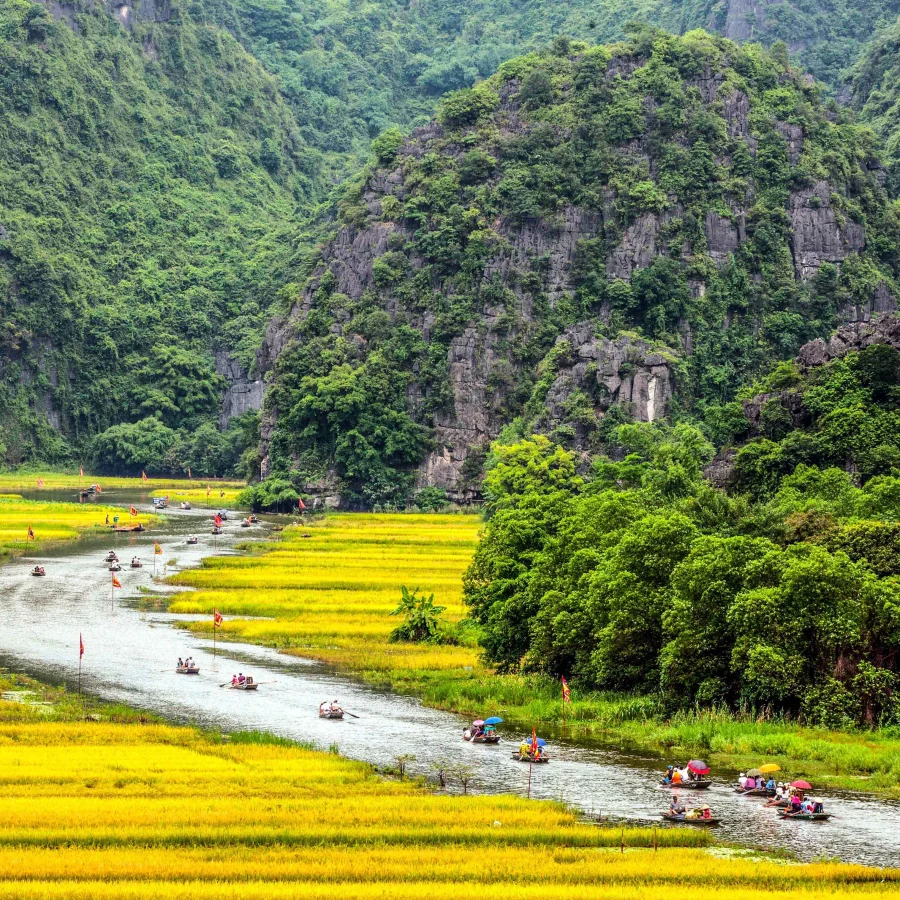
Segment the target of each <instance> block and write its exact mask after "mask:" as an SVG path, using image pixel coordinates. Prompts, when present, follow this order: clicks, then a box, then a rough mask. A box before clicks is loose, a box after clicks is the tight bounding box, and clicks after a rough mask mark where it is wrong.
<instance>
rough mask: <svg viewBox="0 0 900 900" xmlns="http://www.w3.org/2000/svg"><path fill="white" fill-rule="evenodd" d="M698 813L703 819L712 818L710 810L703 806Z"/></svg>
mask: <svg viewBox="0 0 900 900" xmlns="http://www.w3.org/2000/svg"><path fill="white" fill-rule="evenodd" d="M700 812H701V815H702V817H703V818H704V819H711V818H712V810H711V809H710V808H709V807H708V806H704V807H703V809H702V810H701V811H700Z"/></svg>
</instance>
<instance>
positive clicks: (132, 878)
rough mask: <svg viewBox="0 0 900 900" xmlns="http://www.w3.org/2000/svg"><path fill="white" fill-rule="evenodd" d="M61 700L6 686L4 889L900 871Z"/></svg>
mask: <svg viewBox="0 0 900 900" xmlns="http://www.w3.org/2000/svg"><path fill="white" fill-rule="evenodd" d="M21 686H22V685H20V684H15V683H11V682H10V679H9V678H8V677H4V678H0V689H2V690H3V691H7V690H8V689H9V688H11V687H13V688H17V687H21ZM26 686H28V687H30V688H31V689H34V688H35V686H34V685H33V684H31V685H26ZM66 704H67V705H65V706H62V705H60V706H52V707H51V709H50V710H49V711H44V712H42V713H38V712H36V711H35V710H34V709H33V708H32V707H29V706H26V705H23V704H20V703H11V702H7V701H5V700H0V790H2V793H3V798H4V803H3V815H2V816H0V898H7V897H9V898H13V897H15V898H57V897H58V898H111V900H112V898H115V900H119V898H135V900H138V898H156V897H166V898H222V897H225V898H251V900H254V898H260V900H263V898H266V900H271V898H281V897H285V898H287V897H292V898H293V897H304V898H307V897H311V898H320V897H321V898H335V897H337V898H342V900H344V898H347V900H350V898H359V900H363V898H365V900H368V898H373V900H374V898H387V897H390V898H401V900H406V898H409V900H413V898H415V900H419V898H422V900H425V898H428V900H443V898H447V900H450V898H453V900H458V898H459V897H460V896H461V895H466V894H470V893H472V892H479V893H480V892H484V891H485V890H487V891H489V892H490V893H491V894H492V895H496V896H500V897H508V896H512V895H513V893H514V892H515V893H517V894H519V895H523V894H524V895H526V896H528V897H536V898H557V897H579V898H588V900H593V898H598V900H599V898H604V900H608V898H622V900H626V898H627V900H632V898H634V900H638V898H648V897H649V898H655V900H681V898H687V897H690V896H696V895H697V893H698V892H700V891H710V890H712V891H716V893H717V896H720V897H723V898H725V900H764V898H771V897H772V896H773V895H775V896H780V895H783V896H787V895H791V896H800V895H802V896H803V897H804V898H807V897H812V898H822V900H826V898H828V900H831V898H835V900H836V898H838V897H841V896H848V895H852V896H859V897H882V896H887V895H891V896H894V895H896V891H897V886H898V882H900V870H881V869H869V868H865V867H861V866H851V865H842V864H838V863H829V862H823V863H817V864H810V865H800V864H790V863H786V862H784V861H782V860H768V859H765V858H759V857H752V856H749V855H747V854H743V853H738V854H735V855H731V856H728V855H723V854H721V853H720V852H718V851H714V850H710V849H709V844H710V835H709V834H708V833H707V832H706V831H699V830H691V829H674V828H670V829H666V828H659V829H651V828H624V829H622V828H620V827H597V826H594V825H590V824H585V823H582V822H579V821H578V820H576V818H575V817H574V816H573V815H572V814H571V813H570V812H569V811H567V810H566V809H564V808H563V807H562V806H560V805H558V804H553V803H546V802H537V801H528V800H525V799H522V798H519V797H513V796H501V797H486V796H460V795H448V794H435V793H433V792H432V791H431V790H430V789H429V788H427V787H426V786H423V785H422V784H418V783H412V782H410V781H399V780H396V779H389V778H384V777H381V776H380V775H378V774H377V773H376V772H375V771H374V770H373V769H372V768H371V767H369V766H367V765H365V764H362V763H356V762H351V761H349V760H346V759H343V758H341V757H340V756H337V755H334V754H330V753H324V752H321V751H316V750H313V749H309V748H304V747H300V746H298V745H292V744H290V743H289V742H286V741H283V740H279V739H269V738H268V737H267V736H265V735H259V734H243V735H242V734H236V735H233V736H232V737H231V738H230V739H229V738H227V737H223V736H221V735H218V734H215V733H203V732H200V731H198V730H197V729H193V728H183V727H173V726H169V725H165V724H160V723H156V722H147V723H140V722H139V721H138V720H137V717H136V715H134V714H132V715H130V716H128V715H127V714H126V715H125V716H123V718H125V719H126V721H125V722H122V723H117V722H115V721H113V718H114V714H113V713H112V711H110V710H109V709H107V708H103V707H101V708H99V709H95V710H94V712H93V718H92V719H89V720H83V719H82V718H81V710H80V708H79V706H78V703H77V702H76V701H74V699H73V698H72V697H71V695H69V696H68V698H67V700H66ZM76 717H78V718H76ZM654 846H655V847H656V849H654Z"/></svg>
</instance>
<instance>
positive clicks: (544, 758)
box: [512, 750, 550, 766]
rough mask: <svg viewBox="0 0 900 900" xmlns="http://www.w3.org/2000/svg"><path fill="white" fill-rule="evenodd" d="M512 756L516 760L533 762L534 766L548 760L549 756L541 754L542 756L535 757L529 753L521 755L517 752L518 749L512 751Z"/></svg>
mask: <svg viewBox="0 0 900 900" xmlns="http://www.w3.org/2000/svg"><path fill="white" fill-rule="evenodd" d="M512 758H513V759H515V760H517V761H518V762H527V763H534V765H536V766H538V765H541V764H542V763H548V762H550V757H549V756H546V755H543V756H538V757H537V758H535V757H534V756H532V755H531V754H530V753H526V754H525V755H524V756H523V755H522V754H521V753H519V751H518V750H516V752H515V753H513V755H512Z"/></svg>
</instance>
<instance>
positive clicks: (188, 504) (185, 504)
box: [178, 500, 191, 509]
mask: <svg viewBox="0 0 900 900" xmlns="http://www.w3.org/2000/svg"><path fill="white" fill-rule="evenodd" d="M178 508H179V509H190V508H191V504H190V503H188V502H187V500H185V501H184V502H183V503H180V504H179V505H178Z"/></svg>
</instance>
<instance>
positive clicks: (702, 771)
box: [687, 759, 709, 775]
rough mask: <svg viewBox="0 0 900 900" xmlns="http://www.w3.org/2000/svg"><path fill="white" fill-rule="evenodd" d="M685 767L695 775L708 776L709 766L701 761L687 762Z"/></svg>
mask: <svg viewBox="0 0 900 900" xmlns="http://www.w3.org/2000/svg"><path fill="white" fill-rule="evenodd" d="M687 767H688V768H689V769H690V770H691V771H692V772H693V773H694V774H695V775H709V766H708V765H707V764H706V763H705V762H703V760H702V759H692V760H689V761H688V764H687Z"/></svg>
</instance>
